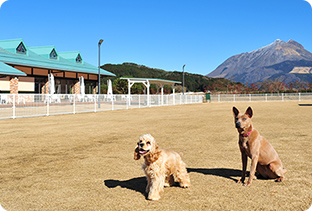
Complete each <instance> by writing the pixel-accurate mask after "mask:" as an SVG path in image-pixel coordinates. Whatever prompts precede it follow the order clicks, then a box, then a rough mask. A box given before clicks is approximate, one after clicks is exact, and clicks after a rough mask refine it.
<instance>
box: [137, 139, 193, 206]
mask: <svg viewBox="0 0 312 211" xmlns="http://www.w3.org/2000/svg"><path fill="white" fill-rule="evenodd" d="M141 156H143V157H144V160H145V162H144V165H143V170H144V172H145V174H146V178H147V186H146V193H147V194H148V196H147V199H149V200H158V199H160V193H161V192H163V190H164V187H168V186H171V185H173V184H174V182H179V183H180V186H181V187H183V188H187V187H189V186H190V176H189V174H188V173H187V170H186V168H185V163H184V162H183V161H182V159H181V157H180V155H179V154H178V153H176V152H174V151H172V150H168V149H159V147H158V145H157V144H156V142H155V139H154V137H153V136H151V134H145V135H142V136H141V137H140V140H139V142H138V143H137V147H136V148H135V150H134V159H135V160H138V159H140V157H141Z"/></svg>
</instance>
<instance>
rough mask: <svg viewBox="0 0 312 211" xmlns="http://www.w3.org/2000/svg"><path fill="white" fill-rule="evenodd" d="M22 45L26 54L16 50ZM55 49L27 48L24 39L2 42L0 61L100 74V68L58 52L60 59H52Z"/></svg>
mask: <svg viewBox="0 0 312 211" xmlns="http://www.w3.org/2000/svg"><path fill="white" fill-rule="evenodd" d="M21 43H22V44H23V45H24V47H25V48H26V54H21V53H16V48H17V47H18V46H19V45H20V44H21ZM53 49H55V48H54V46H44V47H34V48H31V47H27V46H26V45H25V44H24V42H23V40H22V39H15V40H3V41H0V61H1V62H3V63H6V64H11V65H21V66H30V67H38V68H45V69H52V70H62V71H69V72H78V73H89V74H98V67H96V66H93V65H91V64H88V63H87V62H82V63H77V62H76V60H74V61H73V60H72V59H66V58H68V57H66V56H65V58H64V57H62V56H60V55H62V53H58V52H57V54H58V59H50V58H49V54H50V52H51V51H52V50H53ZM49 50H50V52H49ZM55 51H56V50H55ZM78 53H79V52H78ZM65 54H66V53H65ZM76 55H78V54H76ZM79 55H80V54H79ZM100 71H101V72H100V74H101V75H105V76H115V74H113V73H110V72H108V71H106V70H103V69H100Z"/></svg>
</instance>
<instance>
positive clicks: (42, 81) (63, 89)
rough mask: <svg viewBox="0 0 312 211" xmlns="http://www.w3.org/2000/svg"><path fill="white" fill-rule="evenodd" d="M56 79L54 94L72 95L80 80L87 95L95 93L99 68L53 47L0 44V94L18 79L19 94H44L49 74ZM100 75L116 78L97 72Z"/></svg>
mask: <svg viewBox="0 0 312 211" xmlns="http://www.w3.org/2000/svg"><path fill="white" fill-rule="evenodd" d="M51 73H52V74H53V76H54V78H55V83H56V84H55V86H56V93H57V94H58V93H59V94H69V93H73V92H74V91H73V87H74V86H75V85H76V84H77V82H79V78H80V77H83V78H84V81H85V86H86V93H94V90H95V87H96V85H97V81H98V67H96V66H93V65H91V64H89V63H87V62H85V61H84V60H83V58H82V56H81V54H80V52H78V51H72V52H58V51H57V50H56V49H55V47H54V46H42V47H29V46H27V45H26V44H25V43H24V41H23V40H22V39H13V40H2V41H0V92H8V91H10V88H8V87H9V86H8V84H9V83H10V80H11V79H12V78H14V79H15V80H16V79H17V80H18V86H19V87H18V92H22V93H23V92H24V93H25V92H27V93H46V91H44V90H46V86H47V82H48V75H49V74H51ZM100 75H101V76H115V75H114V74H113V73H110V72H108V71H106V70H104V69H100Z"/></svg>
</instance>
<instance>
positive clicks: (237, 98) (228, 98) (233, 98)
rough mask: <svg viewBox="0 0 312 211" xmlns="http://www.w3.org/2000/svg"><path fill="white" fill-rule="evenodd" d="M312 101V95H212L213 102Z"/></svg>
mask: <svg viewBox="0 0 312 211" xmlns="http://www.w3.org/2000/svg"><path fill="white" fill-rule="evenodd" d="M290 100H294V101H302V100H312V93H269V94H224V95H211V102H246V101H249V102H252V101H253V102H254V101H264V102H268V101H290Z"/></svg>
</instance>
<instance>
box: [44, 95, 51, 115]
mask: <svg viewBox="0 0 312 211" xmlns="http://www.w3.org/2000/svg"><path fill="white" fill-rule="evenodd" d="M47 96H48V95H47V94H45V99H47V116H49V114H50V104H49V99H48V98H49V97H47Z"/></svg>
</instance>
